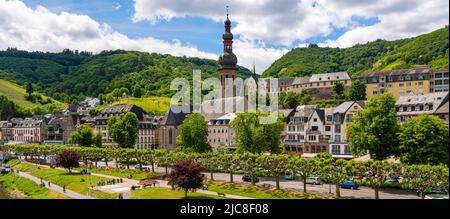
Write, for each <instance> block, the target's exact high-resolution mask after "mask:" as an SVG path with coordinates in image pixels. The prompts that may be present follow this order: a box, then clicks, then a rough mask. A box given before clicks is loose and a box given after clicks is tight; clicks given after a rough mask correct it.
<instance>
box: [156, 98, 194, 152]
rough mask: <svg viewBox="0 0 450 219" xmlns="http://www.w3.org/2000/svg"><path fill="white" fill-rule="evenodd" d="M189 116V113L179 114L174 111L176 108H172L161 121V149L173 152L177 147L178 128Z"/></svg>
mask: <svg viewBox="0 0 450 219" xmlns="http://www.w3.org/2000/svg"><path fill="white" fill-rule="evenodd" d="M188 114H189V112H183V111H181V112H177V111H176V110H174V106H171V108H170V109H169V110H168V111H167V113H166V115H165V116H164V117H163V119H162V121H161V125H160V129H159V135H160V137H159V139H160V141H159V148H164V149H167V150H172V149H175V148H176V147H177V141H176V138H177V136H178V128H179V126H180V125H181V124H183V121H184V119H185V118H186V116H187V115H188Z"/></svg>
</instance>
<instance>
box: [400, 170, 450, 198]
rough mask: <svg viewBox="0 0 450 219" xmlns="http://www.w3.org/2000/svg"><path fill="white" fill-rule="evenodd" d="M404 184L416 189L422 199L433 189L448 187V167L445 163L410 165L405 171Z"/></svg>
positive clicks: (406, 186)
mask: <svg viewBox="0 0 450 219" xmlns="http://www.w3.org/2000/svg"><path fill="white" fill-rule="evenodd" d="M402 176H403V186H404V188H406V189H415V190H416V191H417V192H418V194H419V195H420V197H421V198H422V199H424V198H425V195H426V194H427V193H428V192H430V191H431V190H432V189H437V188H448V177H449V170H448V167H445V166H443V165H438V166H431V165H410V166H406V167H405V168H404V171H403V174H402Z"/></svg>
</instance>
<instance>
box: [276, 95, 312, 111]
mask: <svg viewBox="0 0 450 219" xmlns="http://www.w3.org/2000/svg"><path fill="white" fill-rule="evenodd" d="M309 102H311V96H310V95H309V93H308V91H307V90H302V91H301V92H300V93H294V92H287V93H285V92H283V93H281V94H280V97H279V103H280V105H281V106H282V107H283V108H284V109H292V108H295V107H297V106H299V105H307V104H309Z"/></svg>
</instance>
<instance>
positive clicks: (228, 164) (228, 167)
mask: <svg viewBox="0 0 450 219" xmlns="http://www.w3.org/2000/svg"><path fill="white" fill-rule="evenodd" d="M219 163H220V166H221V167H222V169H223V170H224V171H226V172H227V173H229V174H230V182H231V183H233V182H234V179H233V173H234V171H235V170H236V167H237V166H239V159H238V156H236V155H233V154H220V155H219Z"/></svg>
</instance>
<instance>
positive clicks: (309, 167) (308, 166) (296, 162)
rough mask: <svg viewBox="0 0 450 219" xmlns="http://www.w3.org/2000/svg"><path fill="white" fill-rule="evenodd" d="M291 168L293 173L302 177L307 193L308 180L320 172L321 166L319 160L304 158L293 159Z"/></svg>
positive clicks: (290, 163) (290, 162)
mask: <svg viewBox="0 0 450 219" xmlns="http://www.w3.org/2000/svg"><path fill="white" fill-rule="evenodd" d="M289 167H290V169H291V170H292V172H293V173H294V174H296V175H298V176H300V178H301V180H302V181H303V192H306V178H308V177H310V176H311V175H313V174H314V173H317V172H318V171H319V170H320V164H319V162H318V160H317V159H315V158H313V159H309V158H303V157H299V156H296V157H292V158H291V159H290V160H289Z"/></svg>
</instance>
